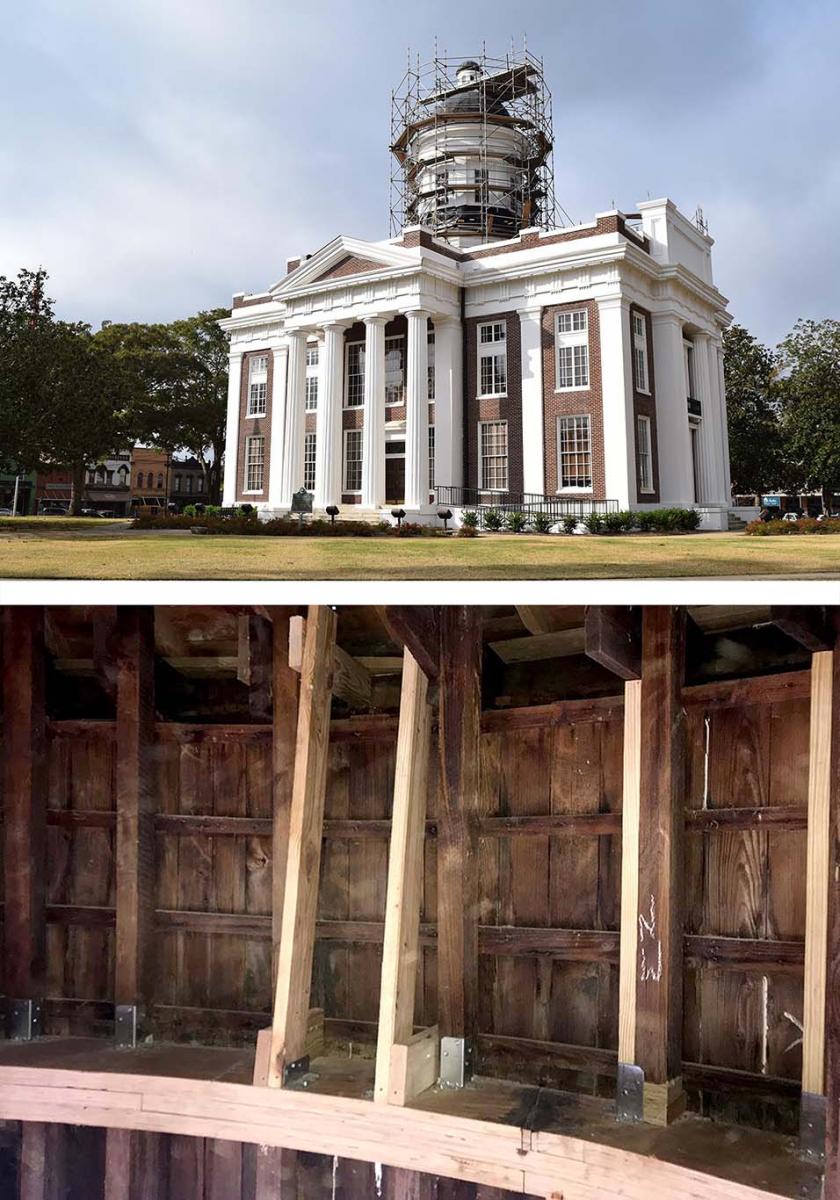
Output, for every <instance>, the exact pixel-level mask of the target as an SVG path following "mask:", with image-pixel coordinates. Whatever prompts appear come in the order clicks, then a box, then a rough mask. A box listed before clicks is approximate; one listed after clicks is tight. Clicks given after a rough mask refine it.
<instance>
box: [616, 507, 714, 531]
mask: <svg viewBox="0 0 840 1200" xmlns="http://www.w3.org/2000/svg"><path fill="white" fill-rule="evenodd" d="M632 515H633V520H634V523H635V526H636V529H638V530H639V531H640V532H641V533H693V532H694V531H695V530H696V529H697V528H699V525H700V514H699V512H697V511H696V509H693V508H653V509H650V510H648V511H646V512H637V513H633V514H632Z"/></svg>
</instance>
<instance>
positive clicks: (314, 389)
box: [305, 343, 319, 412]
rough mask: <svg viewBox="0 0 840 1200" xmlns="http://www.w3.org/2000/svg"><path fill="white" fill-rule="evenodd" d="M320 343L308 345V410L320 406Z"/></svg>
mask: <svg viewBox="0 0 840 1200" xmlns="http://www.w3.org/2000/svg"><path fill="white" fill-rule="evenodd" d="M318 349H319V347H318V345H317V343H316V344H315V345H314V346H307V347H306V385H305V386H306V411H307V412H315V409H316V408H317V407H318Z"/></svg>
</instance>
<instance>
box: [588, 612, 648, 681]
mask: <svg viewBox="0 0 840 1200" xmlns="http://www.w3.org/2000/svg"><path fill="white" fill-rule="evenodd" d="M641 624H642V616H641V609H638V608H636V609H633V608H613V607H607V606H605V605H601V604H595V605H589V606H588V607H587V609H586V616H585V619H584V631H585V635H586V645H585V653H586V656H587V658H591V659H592V661H593V662H596V663H599V664H600V666H602V667H604V668H605V669H606V670H607V671H611V672H612V673H613V675H617V676H618V677H619V679H625V680H627V679H638V678H639V674H640V672H641V667H642V628H641Z"/></svg>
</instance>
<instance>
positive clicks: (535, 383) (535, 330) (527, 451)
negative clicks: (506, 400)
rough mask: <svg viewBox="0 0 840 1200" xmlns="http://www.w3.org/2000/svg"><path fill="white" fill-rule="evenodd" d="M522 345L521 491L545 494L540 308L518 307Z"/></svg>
mask: <svg viewBox="0 0 840 1200" xmlns="http://www.w3.org/2000/svg"><path fill="white" fill-rule="evenodd" d="M519 336H520V339H521V346H522V490H523V491H524V492H534V493H536V494H537V495H539V496H542V495H543V494H544V493H545V421H544V417H543V412H544V406H543V369H542V357H543V356H542V309H541V308H520V309H519Z"/></svg>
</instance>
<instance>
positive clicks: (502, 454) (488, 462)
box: [478, 421, 508, 492]
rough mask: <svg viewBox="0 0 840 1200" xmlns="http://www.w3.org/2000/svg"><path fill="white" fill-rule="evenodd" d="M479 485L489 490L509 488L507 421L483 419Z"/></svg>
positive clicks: (480, 432) (497, 490) (496, 490)
mask: <svg viewBox="0 0 840 1200" xmlns="http://www.w3.org/2000/svg"><path fill="white" fill-rule="evenodd" d="M478 458H479V482H478V486H479V487H480V488H481V489H482V490H483V491H487V492H506V491H507V488H508V425H507V421H482V422H481V423H480V425H479V427H478Z"/></svg>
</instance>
